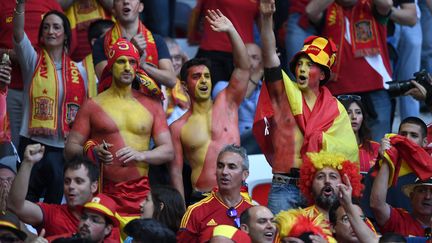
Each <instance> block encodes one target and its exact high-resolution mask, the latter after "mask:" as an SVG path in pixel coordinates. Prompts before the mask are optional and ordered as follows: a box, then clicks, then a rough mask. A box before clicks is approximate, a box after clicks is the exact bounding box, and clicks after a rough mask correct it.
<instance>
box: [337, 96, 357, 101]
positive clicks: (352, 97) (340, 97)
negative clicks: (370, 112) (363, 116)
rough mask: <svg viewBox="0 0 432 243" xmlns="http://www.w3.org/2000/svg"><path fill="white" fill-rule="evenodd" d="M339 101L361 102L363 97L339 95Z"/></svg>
mask: <svg viewBox="0 0 432 243" xmlns="http://www.w3.org/2000/svg"><path fill="white" fill-rule="evenodd" d="M337 99H338V100H357V101H360V100H361V97H360V96H359V95H338V96H337Z"/></svg>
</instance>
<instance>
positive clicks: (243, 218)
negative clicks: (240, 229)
mask: <svg viewBox="0 0 432 243" xmlns="http://www.w3.org/2000/svg"><path fill="white" fill-rule="evenodd" d="M253 207H255V206H252V207H250V208H247V209H246V210H245V211H243V213H241V214H240V224H246V225H249V220H250V209H251V208H253Z"/></svg>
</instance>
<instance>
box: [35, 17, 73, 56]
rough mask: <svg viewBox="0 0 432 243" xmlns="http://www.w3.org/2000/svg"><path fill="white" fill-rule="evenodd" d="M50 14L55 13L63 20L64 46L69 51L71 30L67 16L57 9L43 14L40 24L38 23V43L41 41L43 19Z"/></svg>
mask: <svg viewBox="0 0 432 243" xmlns="http://www.w3.org/2000/svg"><path fill="white" fill-rule="evenodd" d="M52 14H54V15H57V16H58V17H59V18H61V20H62V21H63V29H64V33H65V43H64V46H65V47H66V49H67V50H68V51H69V49H70V45H71V41H72V30H71V26H70V22H69V20H68V18H67V17H66V15H64V14H63V13H62V12H59V11H57V10H51V11H49V12H47V13H46V14H45V15H44V16H43V18H42V21H41V24H40V25H39V34H38V40H39V44H40V43H41V42H40V41H41V38H42V31H43V24H44V22H45V19H46V18H47V17H48V16H50V15H52Z"/></svg>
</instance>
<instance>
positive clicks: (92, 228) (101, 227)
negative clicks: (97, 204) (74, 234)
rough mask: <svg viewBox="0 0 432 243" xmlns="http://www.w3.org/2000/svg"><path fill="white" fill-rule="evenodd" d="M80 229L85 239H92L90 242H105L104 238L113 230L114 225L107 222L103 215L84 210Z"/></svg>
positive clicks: (79, 225)
mask: <svg viewBox="0 0 432 243" xmlns="http://www.w3.org/2000/svg"><path fill="white" fill-rule="evenodd" d="M78 230H79V233H80V236H81V237H82V238H83V239H87V240H90V242H103V239H105V237H106V236H107V235H108V234H109V233H110V232H111V230H112V226H111V225H108V224H107V222H106V220H105V217H104V216H103V215H101V214H98V213H94V212H92V211H91V210H84V212H83V213H82V214H81V218H80V222H79V224H78Z"/></svg>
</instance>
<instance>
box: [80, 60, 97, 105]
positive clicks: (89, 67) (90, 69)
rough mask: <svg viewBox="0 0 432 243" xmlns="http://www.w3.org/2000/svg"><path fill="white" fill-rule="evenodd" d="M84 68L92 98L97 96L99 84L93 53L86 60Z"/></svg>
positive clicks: (89, 94) (89, 95) (89, 93)
mask: <svg viewBox="0 0 432 243" xmlns="http://www.w3.org/2000/svg"><path fill="white" fill-rule="evenodd" d="M83 66H84V68H85V69H86V71H87V90H88V97H90V98H92V97H95V96H96V95H97V82H96V73H95V70H94V64H93V55H92V54H91V53H90V54H89V55H87V56H86V57H85V58H84V60H83Z"/></svg>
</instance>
